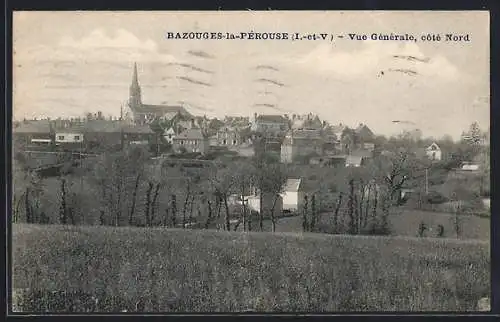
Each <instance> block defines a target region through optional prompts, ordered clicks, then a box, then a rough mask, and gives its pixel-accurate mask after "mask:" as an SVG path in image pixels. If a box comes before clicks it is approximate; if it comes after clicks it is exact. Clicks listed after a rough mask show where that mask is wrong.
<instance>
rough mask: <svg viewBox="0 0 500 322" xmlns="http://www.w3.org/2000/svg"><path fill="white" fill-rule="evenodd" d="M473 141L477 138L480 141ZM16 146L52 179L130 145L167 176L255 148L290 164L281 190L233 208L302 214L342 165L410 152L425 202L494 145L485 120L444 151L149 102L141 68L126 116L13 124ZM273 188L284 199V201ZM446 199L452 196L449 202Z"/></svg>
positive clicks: (343, 128)
mask: <svg viewBox="0 0 500 322" xmlns="http://www.w3.org/2000/svg"><path fill="white" fill-rule="evenodd" d="M471 138H473V139H474V140H475V141H474V142H472V141H471V140H472V139H471ZM13 142H14V146H15V154H16V155H19V154H22V155H24V156H23V157H22V159H23V160H24V161H25V162H26V160H29V162H28V163H29V168H30V169H32V170H35V172H37V173H39V174H42V176H44V173H48V174H47V175H45V176H48V177H50V176H59V175H60V172H59V171H58V170H59V169H61V168H62V167H64V166H67V163H68V161H69V162H70V167H71V166H73V167H80V168H81V167H82V164H83V162H85V161H82V160H86V162H87V163H93V162H94V161H92V160H93V159H92V158H97V156H98V155H102V154H105V153H114V152H119V151H124V150H127V149H129V148H130V147H139V148H141V149H144V150H146V151H148V155H149V157H148V160H147V162H145V163H144V164H143V165H145V166H146V168H147V169H148V170H149V171H150V172H151V173H153V174H152V175H153V176H159V177H167V178H168V176H169V174H168V173H167V172H166V170H168V169H169V167H168V166H167V165H170V167H172V166H174V165H180V166H181V167H188V168H189V167H191V168H192V167H205V166H207V165H208V166H209V167H210V166H213V165H214V164H215V162H222V163H226V164H227V163H232V162H234V160H252V159H255V158H256V154H257V155H262V154H265V155H266V157H267V158H268V160H271V161H270V162H276V163H279V164H281V165H282V166H285V167H288V170H287V174H286V178H284V179H283V182H282V184H281V186H280V187H279V188H278V189H275V190H276V191H274V192H273V193H272V194H270V197H269V198H266V196H260V194H259V193H258V190H259V189H258V188H257V187H255V186H252V185H251V184H249V185H248V187H247V188H246V192H248V193H247V194H248V195H247V196H239V197H238V196H237V194H234V192H233V194H232V195H231V196H228V203H229V205H230V206H231V207H233V206H237V205H238V204H239V205H240V206H241V205H242V200H243V203H246V204H245V206H244V208H246V207H248V208H249V210H250V211H254V212H256V213H262V212H269V211H271V209H272V212H274V213H275V214H274V216H275V217H276V218H279V217H283V216H285V214H295V215H298V214H299V213H300V212H301V209H302V208H303V207H304V202H307V201H305V198H304V196H307V195H309V196H312V195H314V194H316V193H318V191H319V190H320V189H321V188H320V185H321V184H323V183H322V180H326V179H325V177H328V176H329V175H331V173H339V171H340V172H341V171H344V170H340V169H345V168H364V167H368V168H369V166H370V165H371V164H373V161H374V160H376V159H380V158H383V157H386V158H387V157H388V158H391V157H393V156H394V155H397V152H398V151H399V150H398V149H402V148H404V149H405V151H406V153H410V154H411V157H412V158H415V159H416V160H420V161H421V162H424V163H426V164H427V165H426V169H425V178H424V179H422V180H420V181H418V183H416V181H415V180H414V181H413V182H410V181H411V180H408V181H407V182H406V183H405V184H402V185H400V186H399V187H398V191H399V192H398V193H399V197H398V198H399V199H402V200H403V199H404V200H407V199H409V197H410V196H412V195H415V194H414V192H419V197H418V202H417V203H418V204H419V207H422V198H427V197H428V196H430V195H432V193H437V194H438V195H441V194H442V192H436V191H435V190H436V187H437V186H439V184H437V185H436V187H433V186H432V185H433V183H432V181H433V180H434V181H436V180H437V181H440V183H441V186H442V185H443V183H444V182H445V181H446V180H448V179H447V178H448V177H457V176H456V173H462V174H463V173H466V176H468V177H470V176H471V175H472V177H480V176H481V174H482V173H484V171H487V170H488V169H481V168H484V167H485V163H484V162H485V159H487V157H486V156H485V153H486V151H488V146H489V134H488V132H480V130H479V129H478V128H477V124H475V125H474V124H473V126H472V128H471V129H470V131H468V132H466V131H464V133H463V137H462V143H464V142H465V144H466V145H467V144H468V145H470V146H474V147H478V148H476V150H475V151H476V152H475V153H473V154H470V153H469V154H468V155H457V153H458V154H459V152H460V151H458V150H457V148H456V144H455V145H454V144H453V142H449V140H448V142H446V140H445V142H444V143H443V144H445V145H447V146H446V147H447V148H448V150H443V149H442V148H441V146H440V145H441V142H440V141H438V140H433V139H423V138H422V133H421V132H419V131H407V132H405V133H402V134H400V135H399V136H398V137H392V138H389V139H387V138H385V137H384V136H381V135H376V134H375V133H373V132H372V130H371V129H370V128H369V126H368V125H367V124H363V123H359V124H357V125H355V126H348V125H346V124H343V123H342V122H338V123H337V124H330V123H329V122H327V121H325V120H321V118H320V117H319V116H318V115H315V114H313V113H307V114H303V115H297V114H293V115H288V114H285V115H268V114H257V113H254V116H253V117H234V116H232V117H231V116H226V117H224V118H223V119H220V120H219V119H217V118H208V117H207V116H199V115H193V114H191V113H190V112H189V111H188V108H187V107H186V106H182V105H176V106H170V105H148V104H143V102H142V96H141V88H140V85H139V80H138V74H137V66H136V65H135V66H134V71H133V78H132V83H131V85H130V93H129V101H128V104H127V106H126V107H124V106H122V107H121V109H120V116H119V117H111V116H109V117H105V116H104V115H103V113H102V112H98V113H95V114H90V113H89V114H88V115H86V116H85V117H82V118H71V119H55V120H51V119H42V120H23V121H20V122H14V124H13ZM471 142H472V143H471ZM469 143H471V144H469ZM481 147H482V148H481ZM478 151H480V152H478ZM269 158H270V159H269ZM221 160H222V161H221ZM481 160H482V161H481ZM75 162H76V163H75ZM78 162H79V165H78V164H77V163H78ZM450 164H453V166H452V167H453V169H452V170H453V171H451V172H449V171H448V172H449V173H447V174H446V175H445V176H444V177H446V178H444V177H443V174H442V173H440V174H437V175H436V176H438V177H439V176H441V177H443V178H440V179H436V178H434V179H433V178H432V177H433V175H432V173H438V172H439V171H441V172H442V169H441V168H442V167H443V165H445V167H448V170H450V169H451V168H450ZM143 165H141V166H143ZM321 169H322V170H321ZM433 169H436V171H434V170H433ZM481 170H483V171H481ZM318 171H319V172H318ZM321 171H323V172H321ZM325 171H326V172H325ZM317 173H324V174H320V175H319V177H320V178H318V176H317V175H315V174H317ZM413 175H414V174H413ZM459 176H460V175H459ZM371 179H373V178H368V180H371ZM429 181H431V183H429ZM430 186H431V187H430ZM330 190H331V189H330ZM431 190H432V191H431ZM482 190H484V189H483V188H482V186H481V191H482ZM275 193H278V195H279V198H277V200H275V199H276V198H275V196H274V194H275ZM422 194H423V195H424V197H422ZM482 195H485V194H482ZM332 198H333V197H331V196H330V197H325V196H322V198H321V201H319V202H320V203H321V206H320V207H321V209H322V211H333V209H334V208H335V206H334V205H332V204H334V203H335V202H333V201H332V200H330V201H329V202H327V201H325V200H326V199H332ZM438 199H439V197H438ZM442 199H443V202H444V201H445V200H449V199H450V198H449V196H448V198H446V197H445V198H442ZM482 200H483V204H484V205H486V207H489V198H486V197H484V198H483V199H482ZM455 201H456V200H455ZM159 202H161V201H159ZM261 203H262V205H261ZM327 204H329V205H327ZM271 205H272V206H271ZM306 206H307V205H306ZM431 208H432V209H434V208H435V207H431ZM337 211H338V210H337ZM478 211H479V210H478ZM239 212H240V211H239ZM236 217H239V216H236ZM185 221H187V220H185ZM230 222H231V223H233V224H235V223H240V222H241V219H238V218H233V219H230ZM180 224H181V223H179V224H178V225H180ZM190 224H193V222H191V223H188V222H182V224H181V225H183V226H187V225H190ZM198 224H199V223H198Z"/></svg>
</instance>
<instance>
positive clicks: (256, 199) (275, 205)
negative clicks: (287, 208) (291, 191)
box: [245, 192, 283, 218]
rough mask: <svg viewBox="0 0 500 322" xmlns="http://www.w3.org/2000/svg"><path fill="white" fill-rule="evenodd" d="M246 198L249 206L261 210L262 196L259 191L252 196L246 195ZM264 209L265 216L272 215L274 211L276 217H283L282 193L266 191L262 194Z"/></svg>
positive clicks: (254, 209) (257, 210)
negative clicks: (275, 193)
mask: <svg viewBox="0 0 500 322" xmlns="http://www.w3.org/2000/svg"><path fill="white" fill-rule="evenodd" d="M245 200H246V204H247V206H248V208H250V209H251V210H253V211H256V212H260V196H259V194H258V192H256V193H255V194H252V195H250V196H245ZM262 210H263V212H264V215H265V216H270V215H271V211H273V213H274V217H275V218H279V217H281V216H282V215H283V197H282V196H281V195H274V194H271V193H264V195H263V196H262Z"/></svg>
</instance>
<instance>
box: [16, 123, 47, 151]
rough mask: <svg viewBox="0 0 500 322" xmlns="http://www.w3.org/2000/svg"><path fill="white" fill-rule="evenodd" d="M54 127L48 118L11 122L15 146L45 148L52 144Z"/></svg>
mask: <svg viewBox="0 0 500 322" xmlns="http://www.w3.org/2000/svg"><path fill="white" fill-rule="evenodd" d="M54 134H55V133H54V128H53V126H52V122H51V121H49V120H38V121H37V120H30V121H28V120H26V121H22V122H17V123H15V124H13V128H12V139H13V142H14V144H15V146H19V147H22V148H27V149H33V148H35V149H38V148H40V149H45V148H48V147H49V146H52V145H53V144H54V140H55V138H54Z"/></svg>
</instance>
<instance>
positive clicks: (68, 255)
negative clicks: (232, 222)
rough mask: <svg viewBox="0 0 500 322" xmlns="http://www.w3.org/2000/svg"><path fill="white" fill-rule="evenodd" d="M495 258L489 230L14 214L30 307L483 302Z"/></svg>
mask: <svg viewBox="0 0 500 322" xmlns="http://www.w3.org/2000/svg"><path fill="white" fill-rule="evenodd" d="M489 258H490V251H489V243H488V242H485V241H470V240H469V241H464V240H456V239H455V240H453V239H431V238H408V237H406V238H401V237H391V238H388V237H387V238H386V237H366V236H365V237H355V236H340V235H337V236H335V235H325V234H297V233H277V234H272V235H271V234H268V233H239V232H216V231H210V230H183V229H162V228H152V229H143V228H131V227H123V228H113V227H86V226H72V227H64V226H55V225H54V226H37V225H18V224H16V225H13V288H15V289H29V290H30V292H29V293H28V294H25V297H24V299H25V301H24V302H23V304H24V310H28V311H58V310H60V311H64V310H66V311H68V310H73V311H80V312H81V311H117V310H123V309H127V310H128V311H135V310H138V311H143V312H144V311H150V312H154V311H162V312H168V311H178V312H179V311H190V312H221V311H243V310H254V311H276V312H306V311H315V312H321V311H329V312H338V311H408V310H409V311H471V310H475V305H476V303H477V301H478V300H479V299H480V298H481V297H484V296H488V295H489V292H490V262H489ZM57 292H66V293H64V294H62V295H61V294H60V293H57ZM50 294H52V295H50ZM54 294H56V295H57V294H59V295H57V296H56V295H54ZM68 294H71V295H68ZM49 295H50V296H49ZM51 299H52V302H50V300H51ZM95 299H98V300H99V302H98V303H99V304H92V303H96V301H95ZM75 301H79V302H78V304H75V303H76V302H75ZM85 303H87V305H85ZM92 305H94V306H92Z"/></svg>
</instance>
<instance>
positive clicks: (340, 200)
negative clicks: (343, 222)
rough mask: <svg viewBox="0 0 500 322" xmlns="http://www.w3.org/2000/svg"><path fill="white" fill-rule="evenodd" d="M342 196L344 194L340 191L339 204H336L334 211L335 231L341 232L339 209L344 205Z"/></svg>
mask: <svg viewBox="0 0 500 322" xmlns="http://www.w3.org/2000/svg"><path fill="white" fill-rule="evenodd" d="M342 196H343V194H342V192H341V193H339V196H338V199H337V204H336V206H335V211H334V213H333V226H334V231H335V233H339V211H340V207H341V206H342Z"/></svg>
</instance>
